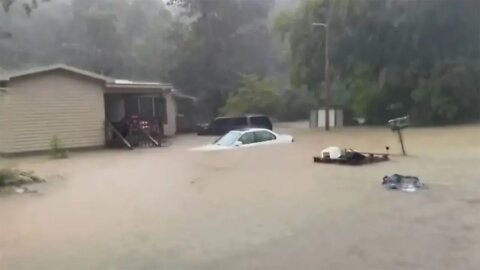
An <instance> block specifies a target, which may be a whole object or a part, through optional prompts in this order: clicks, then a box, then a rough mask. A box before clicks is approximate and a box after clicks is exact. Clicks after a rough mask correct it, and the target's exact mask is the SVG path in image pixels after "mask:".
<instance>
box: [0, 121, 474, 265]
mask: <svg viewBox="0 0 480 270" xmlns="http://www.w3.org/2000/svg"><path fill="white" fill-rule="evenodd" d="M280 130H281V131H288V132H291V133H293V134H294V135H295V137H296V139H295V143H294V144H292V145H279V146H271V147H263V148H251V149H242V150H234V151H226V152H214V153H195V152H190V151H188V149H189V148H190V147H193V146H198V145H201V144H204V143H206V142H208V141H210V140H211V138H199V137H196V136H193V135H186V136H179V137H178V138H175V139H174V140H173V141H172V146H171V147H168V148H161V149H137V150H134V151H122V150H116V151H100V152H89V153H82V154H73V155H72V156H71V157H70V158H69V159H66V160H46V159H43V158H29V159H20V160H9V161H8V162H9V163H14V164H15V165H16V166H18V167H21V168H25V169H33V170H35V171H36V172H37V173H38V174H40V175H41V176H45V177H48V178H50V179H51V181H49V183H47V184H45V185H43V186H38V188H39V189H40V191H41V195H37V196H24V195H16V196H8V197H0V269H2V270H3V269H7V270H9V269H32V270H33V269H35V270H38V269H49V270H52V269H59V270H60V269H62V270H64V269H79V270H80V269H82V270H83V269H168V270H170V269H186V270H189V269H192V270H193V269H195V270H196V269H219V270H226V269H239V270H240V269H242V270H245V269H262V270H263V269H275V270H278V269H288V270H290V269H291V270H296V269H312V270H313V269H435V270H437V269H445V270H447V269H478V265H480V257H478V254H480V217H478V215H477V212H478V207H479V206H480V181H479V180H480V168H479V166H478V164H480V142H479V140H478V135H479V134H480V127H479V126H461V127H455V128H429V129H410V130H407V131H406V133H405V141H406V146H407V151H408V152H409V154H410V156H409V157H401V156H394V157H393V160H392V161H391V162H387V163H381V164H375V165H371V166H365V167H341V166H337V165H318V164H313V162H312V156H313V155H315V154H318V153H319V152H320V150H321V149H323V148H325V147H327V146H329V145H340V146H345V147H352V148H355V149H358V150H363V151H367V150H368V151H374V152H382V151H384V149H385V146H387V145H388V146H390V147H391V148H392V150H391V152H392V153H400V149H399V147H398V142H397V138H396V136H395V134H394V133H392V132H390V131H389V130H387V129H385V128H345V129H338V130H333V131H332V132H331V133H328V134H327V133H324V132H322V131H313V130H308V129H306V128H304V127H302V126H301V125H298V124H297V125H283V126H282V125H281V126H280ZM4 162H5V161H4ZM393 173H401V174H413V175H416V176H418V177H420V178H421V180H422V181H424V182H426V183H427V185H428V186H429V189H428V190H425V191H422V192H419V193H413V194H409V193H399V192H392V191H386V190H384V189H383V188H382V187H381V185H380V182H381V179H382V177H383V176H384V175H387V174H393Z"/></svg>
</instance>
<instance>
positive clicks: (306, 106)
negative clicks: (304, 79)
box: [277, 88, 318, 121]
mask: <svg viewBox="0 0 480 270" xmlns="http://www.w3.org/2000/svg"><path fill="white" fill-rule="evenodd" d="M315 108H318V102H317V98H316V97H315V95H314V94H313V93H312V92H310V91H308V90H307V89H305V88H301V89H289V90H287V91H285V92H283V93H282V94H281V96H280V106H279V108H278V110H277V111H278V113H277V117H278V119H280V120H282V121H296V120H305V119H308V117H309V115H310V111H311V110H313V109H315Z"/></svg>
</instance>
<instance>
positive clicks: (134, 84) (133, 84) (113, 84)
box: [107, 79, 173, 91]
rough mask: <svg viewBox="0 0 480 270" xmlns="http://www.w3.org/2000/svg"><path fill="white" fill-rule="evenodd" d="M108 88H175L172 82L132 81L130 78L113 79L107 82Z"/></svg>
mask: <svg viewBox="0 0 480 270" xmlns="http://www.w3.org/2000/svg"><path fill="white" fill-rule="evenodd" d="M107 87H108V88H142V89H161V90H169V91H171V90H172V89H173V86H172V84H170V83H162V82H142V81H130V80H123V79H121V80H118V79H111V80H109V81H108V82H107Z"/></svg>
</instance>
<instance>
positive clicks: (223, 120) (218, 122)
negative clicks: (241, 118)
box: [210, 118, 228, 128]
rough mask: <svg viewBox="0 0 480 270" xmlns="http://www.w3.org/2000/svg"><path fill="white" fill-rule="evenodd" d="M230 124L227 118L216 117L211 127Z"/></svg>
mask: <svg viewBox="0 0 480 270" xmlns="http://www.w3.org/2000/svg"><path fill="white" fill-rule="evenodd" d="M226 125H228V119H226V118H220V119H215V120H214V121H213V122H212V123H211V124H210V128H221V127H224V126H226Z"/></svg>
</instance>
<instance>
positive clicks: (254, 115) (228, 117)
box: [215, 114, 268, 120]
mask: <svg viewBox="0 0 480 270" xmlns="http://www.w3.org/2000/svg"><path fill="white" fill-rule="evenodd" d="M250 117H265V118H268V116H266V115H263V114H247V115H239V116H220V117H217V118H215V120H218V119H232V118H250Z"/></svg>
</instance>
